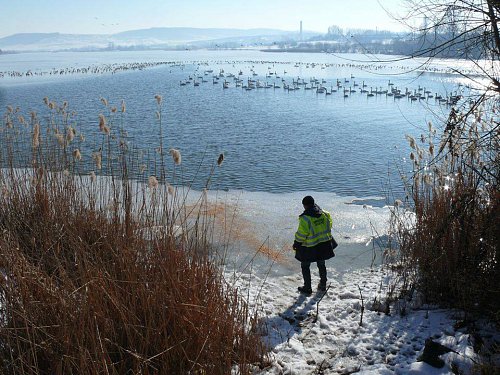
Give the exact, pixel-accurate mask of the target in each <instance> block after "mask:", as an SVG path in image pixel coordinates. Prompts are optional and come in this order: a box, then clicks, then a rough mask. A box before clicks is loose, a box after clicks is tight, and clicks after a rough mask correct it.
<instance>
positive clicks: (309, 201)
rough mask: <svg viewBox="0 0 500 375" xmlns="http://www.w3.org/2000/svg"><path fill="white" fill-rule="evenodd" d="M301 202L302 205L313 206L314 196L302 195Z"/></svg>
mask: <svg viewBox="0 0 500 375" xmlns="http://www.w3.org/2000/svg"><path fill="white" fill-rule="evenodd" d="M302 204H303V205H304V206H314V198H313V197H311V196H310V195H307V196H305V197H304V199H302Z"/></svg>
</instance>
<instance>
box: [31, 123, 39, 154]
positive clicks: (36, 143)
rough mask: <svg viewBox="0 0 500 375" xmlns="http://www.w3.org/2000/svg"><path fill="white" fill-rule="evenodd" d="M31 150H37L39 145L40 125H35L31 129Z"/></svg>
mask: <svg viewBox="0 0 500 375" xmlns="http://www.w3.org/2000/svg"><path fill="white" fill-rule="evenodd" d="M32 144H33V148H38V146H39V145H40V124H39V123H36V124H35V126H34V127H33V137H32Z"/></svg>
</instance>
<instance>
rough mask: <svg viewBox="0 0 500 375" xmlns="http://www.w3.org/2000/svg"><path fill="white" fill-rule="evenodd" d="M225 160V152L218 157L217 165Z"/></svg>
mask: <svg viewBox="0 0 500 375" xmlns="http://www.w3.org/2000/svg"><path fill="white" fill-rule="evenodd" d="M223 162H224V154H220V155H219V158H218V159H217V165H218V166H220V165H221V164H222V163H223Z"/></svg>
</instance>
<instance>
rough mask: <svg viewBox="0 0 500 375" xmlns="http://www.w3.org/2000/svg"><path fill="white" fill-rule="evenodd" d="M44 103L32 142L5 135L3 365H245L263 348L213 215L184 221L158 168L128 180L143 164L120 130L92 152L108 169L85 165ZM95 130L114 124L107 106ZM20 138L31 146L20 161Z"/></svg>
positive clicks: (82, 368) (187, 368)
mask: <svg viewBox="0 0 500 375" xmlns="http://www.w3.org/2000/svg"><path fill="white" fill-rule="evenodd" d="M156 100H157V101H158V98H156ZM44 102H45V104H46V105H47V107H48V111H49V113H50V116H47V118H48V119H49V123H47V124H44V126H42V125H41V123H40V122H39V120H38V118H37V116H36V114H34V115H33V116H32V124H34V125H33V128H32V129H31V130H30V132H29V133H27V134H26V137H25V138H26V139H25V140H24V141H23V140H20V139H18V138H15V137H14V134H18V133H14V131H10V130H13V129H9V131H5V132H1V133H0V138H1V142H2V144H4V145H6V146H8V147H5V148H3V149H2V150H5V151H0V161H1V162H2V164H3V165H2V167H3V169H1V172H0V186H1V188H2V194H1V196H0V272H1V277H0V317H1V319H0V372H1V373H2V374H37V375H38V374H51V375H52V374H128V373H130V374H184V373H186V374H188V373H189V374H231V373H234V372H235V371H236V372H239V373H242V374H247V373H250V372H251V370H252V368H253V367H252V366H254V365H258V364H260V363H262V362H263V361H264V360H265V348H264V346H263V344H262V342H261V341H260V337H259V336H258V334H257V333H256V330H254V329H253V326H254V324H255V322H256V319H254V318H253V315H252V314H251V313H250V312H249V311H248V307H247V305H246V304H245V303H244V300H243V299H242V298H241V296H240V294H239V292H238V290H235V289H232V288H231V287H230V286H229V285H228V284H227V283H226V282H225V281H224V278H223V276H222V273H221V270H220V269H219V268H218V265H217V264H215V263H214V261H213V259H214V258H213V255H212V254H211V251H210V249H211V246H210V241H209V239H210V238H211V233H210V228H211V226H210V225H208V224H207V223H210V218H209V217H206V216H205V217H204V216H203V215H206V214H204V213H203V212H202V210H200V211H199V212H198V213H196V212H195V213H194V217H192V215H191V216H190V217H189V216H188V215H187V214H186V212H185V211H186V206H185V197H182V195H181V194H179V192H178V191H177V188H175V187H174V186H172V185H169V184H167V183H160V182H159V181H158V180H157V179H156V177H155V176H153V175H150V176H151V177H149V181H148V182H149V187H151V188H152V189H147V188H145V187H146V186H147V184H142V183H141V182H140V181H135V180H132V179H130V178H129V175H128V170H129V168H131V167H133V166H137V168H139V166H140V165H141V163H140V162H139V161H138V160H135V161H134V160H133V161H129V160H128V159H126V157H125V156H126V153H127V150H126V149H125V148H120V147H115V148H112V147H111V142H115V140H113V139H112V137H106V139H107V141H106V142H103V143H101V147H100V148H99V149H98V150H96V151H94V152H93V153H92V155H93V159H94V163H95V167H96V169H97V170H98V171H99V174H100V177H99V178H98V177H97V176H96V174H95V172H93V171H92V172H90V177H86V176H83V175H78V174H77V172H78V170H77V169H75V164H76V162H79V161H81V160H82V154H81V153H80V149H78V148H74V149H73V150H72V151H71V150H70V151H68V155H67V154H66V148H65V147H64V148H61V147H52V146H54V142H53V141H52V140H53V139H54V137H53V135H54V134H55V135H56V137H57V135H61V133H59V132H58V130H57V129H58V128H62V127H63V124H61V123H53V121H54V119H57V118H58V117H57V116H56V114H57V111H58V110H59V109H58V108H57V106H56V105H55V104H54V102H51V101H50V100H49V99H48V98H44ZM160 103H161V100H160ZM160 103H158V104H160ZM103 104H104V105H106V106H107V101H106V103H104V101H103ZM64 111H66V110H64ZM123 112H125V105H124V102H122V113H123ZM60 118H63V117H60ZM6 125H7V124H6ZM42 127H43V129H42ZM99 127H100V130H101V131H103V132H104V133H106V131H105V130H106V128H107V127H108V126H107V124H106V118H105V117H104V115H100V116H99ZM108 129H109V131H111V129H110V128H108ZM70 133H71V134H73V131H72V130H70V131H69V133H67V134H70ZM20 134H22V133H20ZM73 135H75V134H73ZM11 136H12V137H11ZM17 137H20V136H19V135H17ZM64 138H65V137H64V136H63V137H62V139H63V141H69V139H67V137H66V139H64ZM119 138H120V137H117V140H116V142H117V143H119V142H120V141H122V140H121V139H119ZM57 141H59V137H58V138H57ZM71 141H74V139H71ZM96 144H98V143H97V142H96ZM23 145H24V147H25V148H26V149H28V150H31V155H29V156H27V157H26V159H25V165H24V168H23V169H19V168H17V166H18V165H19V163H18V161H16V159H15V155H18V151H20V150H18V149H16V147H22V146H23ZM65 145H66V143H64V144H63V146H65ZM112 150H119V152H120V153H121V154H120V155H119V156H120V157H118V158H116V157H115V156H114V155H112V152H111V151H112ZM171 153H172V157H173V161H174V163H175V164H180V162H181V159H180V152H179V151H178V150H172V151H171ZM71 155H72V156H73V158H71V157H67V156H71ZM110 158H112V159H117V160H118V161H119V163H121V164H118V165H112V164H110V162H109V159H110ZM74 163H75V164H74ZM108 164H109V165H111V166H112V168H111V167H110V168H108V167H106V168H107V169H106V170H108V171H112V174H111V175H109V176H105V175H104V174H102V172H103V171H101V168H102V169H104V168H103V165H108ZM61 171H64V172H63V173H61ZM70 171H71V173H70ZM143 172H144V173H146V172H147V170H143ZM177 226H181V227H182V231H181V233H182V235H180V236H179V235H178V234H177V233H178V232H177V229H176V228H177ZM152 228H156V229H157V230H155V231H153V230H152Z"/></svg>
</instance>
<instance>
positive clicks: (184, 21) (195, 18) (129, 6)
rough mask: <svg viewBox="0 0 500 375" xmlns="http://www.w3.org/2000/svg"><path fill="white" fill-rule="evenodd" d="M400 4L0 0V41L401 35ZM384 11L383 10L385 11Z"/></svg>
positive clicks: (354, 0) (383, 0)
mask: <svg viewBox="0 0 500 375" xmlns="http://www.w3.org/2000/svg"><path fill="white" fill-rule="evenodd" d="M404 7H405V1H404V0H350V1H345V0H300V1H299V0H51V1H41V0H15V1H12V0H0V9H2V13H1V15H0V37H5V36H8V35H12V34H16V33H34V32H43V33H47V32H60V33H68V34H113V33H117V32H121V31H127V30H136V29H146V28H151V27H203V28H205V27H207V28H208V27H209V28H239V29H252V28H273V29H282V30H289V31H293V30H298V29H299V23H300V21H301V20H302V21H303V28H304V30H308V31H316V32H321V33H326V32H327V29H328V26H330V25H338V26H340V27H342V28H366V29H375V28H378V29H379V30H381V29H383V30H393V31H397V30H404V27H403V26H402V25H401V24H400V23H398V22H396V21H394V20H393V19H391V17H390V16H389V15H388V14H387V12H386V10H388V11H390V12H391V13H396V14H404V10H405V8H404ZM384 8H385V9H386V10H384Z"/></svg>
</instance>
